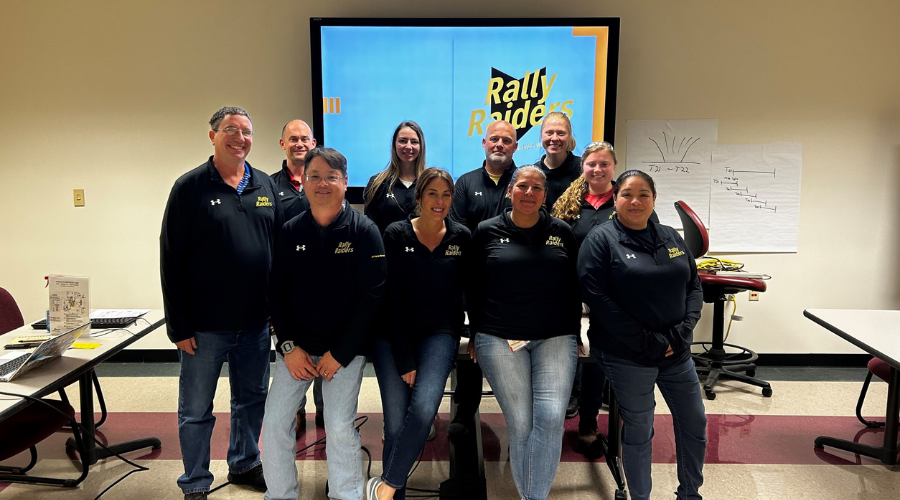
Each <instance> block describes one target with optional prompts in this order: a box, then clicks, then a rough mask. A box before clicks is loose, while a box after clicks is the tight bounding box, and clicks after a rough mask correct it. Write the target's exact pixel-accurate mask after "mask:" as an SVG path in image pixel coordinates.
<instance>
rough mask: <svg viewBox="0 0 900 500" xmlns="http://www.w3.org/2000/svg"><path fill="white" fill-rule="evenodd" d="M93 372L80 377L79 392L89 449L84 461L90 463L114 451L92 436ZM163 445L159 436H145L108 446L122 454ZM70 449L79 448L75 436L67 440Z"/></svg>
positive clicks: (86, 444)
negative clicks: (99, 444) (105, 447)
mask: <svg viewBox="0 0 900 500" xmlns="http://www.w3.org/2000/svg"><path fill="white" fill-rule="evenodd" d="M93 373H94V370H90V371H89V372H87V373H85V374H84V375H82V376H81V377H80V378H79V379H78V393H79V398H80V399H81V426H82V427H83V428H84V448H85V450H87V457H86V459H85V460H84V462H85V463H87V464H88V465H94V464H95V463H97V461H99V460H103V459H104V458H107V457H111V456H113V453H111V452H110V451H107V450H105V449H103V448H99V447H97V443H96V441H94V438H92V437H91V436H95V435H96V425H95V424H94V385H93V384H94V381H93ZM161 446H162V443H161V442H160V441H159V439H157V438H144V439H137V440H134V441H128V442H125V443H120V444H111V445H109V446H107V448H109V449H110V450H111V451H112V452H115V453H119V454H122V453H126V452H129V451H134V450H139V449H141V448H153V449H154V450H158V449H159V448H160V447H161ZM70 449H77V447H76V445H75V440H74V439H73V438H69V439H68V440H66V450H70Z"/></svg>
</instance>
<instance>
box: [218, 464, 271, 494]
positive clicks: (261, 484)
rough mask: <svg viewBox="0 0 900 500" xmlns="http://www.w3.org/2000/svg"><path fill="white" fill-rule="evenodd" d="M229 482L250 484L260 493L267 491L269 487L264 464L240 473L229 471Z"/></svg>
mask: <svg viewBox="0 0 900 500" xmlns="http://www.w3.org/2000/svg"><path fill="white" fill-rule="evenodd" d="M228 482H230V483H231V484H240V485H244V486H249V487H251V488H253V489H254V490H256V491H258V492H260V493H265V492H266V490H267V489H268V488H266V479H265V478H264V477H263V470H262V464H259V465H257V466H256V467H254V468H252V469H250V470H248V471H247V472H242V473H240V474H234V473H231V472H229V473H228Z"/></svg>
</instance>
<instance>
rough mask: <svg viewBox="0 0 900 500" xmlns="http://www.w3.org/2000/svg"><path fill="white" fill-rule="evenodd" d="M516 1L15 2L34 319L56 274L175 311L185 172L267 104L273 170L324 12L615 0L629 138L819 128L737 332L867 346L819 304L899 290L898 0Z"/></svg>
mask: <svg viewBox="0 0 900 500" xmlns="http://www.w3.org/2000/svg"><path fill="white" fill-rule="evenodd" d="M785 4H788V5H785ZM496 5H497V7H493V8H492V7H486V6H485V5H484V2H481V1H471V0H461V1H456V2H447V3H444V4H440V5H433V6H428V5H425V2H423V3H420V4H415V3H410V2H406V1H400V0H389V1H385V2H377V5H376V2H368V1H346V0H333V1H331V2H308V1H288V0H279V1H275V0H272V1H261V2H248V1H240V2H235V1H226V0H219V1H209V2H199V1H198V2H184V1H150V2H141V3H138V2H120V1H110V0H104V1H99V0H96V1H91V2H73V1H34V2H26V1H11V0H0V12H2V16H0V153H2V154H0V182H2V184H3V186H4V187H3V189H2V192H3V194H2V196H0V214H2V215H0V262H2V264H0V286H3V287H5V288H7V289H9V290H10V291H11V292H12V293H13V295H14V296H15V297H16V298H17V300H18V301H19V304H20V306H21V307H22V310H23V312H24V314H25V316H26V318H28V319H31V318H36V317H38V316H40V315H41V314H42V313H43V311H44V309H45V304H46V291H45V290H44V288H43V276H44V275H45V274H47V273H51V272H52V273H63V274H78V275H89V276H90V277H91V279H92V283H93V289H92V294H93V305H94V306H95V307H153V308H160V307H161V306H162V300H161V296H160V289H159V277H158V276H159V272H158V259H159V254H158V234H159V226H160V220H161V216H162V211H163V208H164V206H165V201H166V197H167V194H168V191H169V188H170V187H171V185H172V183H173V181H174V180H175V179H176V178H177V177H178V176H179V175H180V174H182V173H184V172H185V171H187V170H189V169H190V168H192V167H195V166H197V165H199V164H200V163H201V162H203V161H204V160H205V158H206V157H207V156H208V155H209V154H211V153H212V148H211V147H210V144H209V140H208V138H207V135H206V133H207V130H208V128H207V125H206V121H207V120H208V119H209V116H210V115H211V114H212V112H213V111H215V110H216V109H218V108H219V107H220V106H222V105H225V104H235V105H239V106H243V107H245V108H247V109H248V110H249V111H250V113H251V115H252V116H253V118H254V131H255V132H256V136H255V139H254V145H253V151H252V152H251V154H250V161H251V163H252V164H253V165H254V166H256V167H258V168H262V169H263V170H266V171H270V172H271V171H274V169H275V168H276V166H277V164H278V163H279V162H280V160H281V157H282V156H281V154H282V151H281V150H280V149H279V148H278V145H277V140H278V135H279V132H280V130H281V125H282V124H283V123H284V122H286V121H287V120H289V119H292V118H296V117H302V118H307V119H308V118H309V117H310V114H311V97H310V85H309V83H308V78H307V75H308V72H309V20H308V18H309V17H310V16H322V17H330V16H333V17H337V16H345V17H350V16H355V17H366V16H373V17H387V16H408V17H417V16H418V17H432V16H434V17H467V16H469V17H471V16H488V17H497V16H506V15H515V16H521V17H550V16H555V17H577V16H615V17H621V18H622V38H621V49H620V66H619V98H618V123H617V130H618V134H617V138H616V141H617V144H616V145H617V149H619V151H624V150H625V148H624V147H625V144H626V141H627V137H625V121H626V120H628V119H666V118H669V119H686V118H717V119H718V120H719V122H718V123H719V131H718V136H719V142H720V143H721V144H761V143H768V142H776V141H796V142H802V143H803V181H802V193H801V211H800V242H799V248H800V251H799V252H798V253H796V254H781V255H761V254H757V255H732V256H729V258H731V259H733V260H739V261H744V262H746V263H747V267H748V268H751V269H753V270H760V271H765V272H768V273H770V274H771V275H772V276H773V279H772V280H771V281H770V282H769V291H768V292H766V293H765V294H763V295H762V297H761V300H760V302H758V303H750V302H747V299H746V294H745V295H743V296H740V302H739V308H740V311H739V313H740V314H742V315H743V316H744V317H745V319H746V320H745V321H744V322H743V323H735V326H734V328H733V330H732V337H731V340H732V341H734V342H737V343H744V344H748V345H752V346H753V347H755V348H756V349H757V350H759V351H761V352H780V353H808V352H812V353H841V352H858V351H855V349H854V348H852V347H851V346H850V345H849V344H847V343H846V342H844V341H842V340H840V339H838V338H836V337H835V336H834V335H831V334H829V333H827V332H826V331H824V330H823V329H821V328H819V327H816V326H814V325H813V324H812V323H811V322H809V321H808V320H806V319H804V318H803V317H802V311H803V309H804V308H808V307H847V308H873V309H874V308H898V306H900V287H898V265H897V259H896V258H895V256H896V254H897V248H898V247H900V228H898V225H900V218H898V217H897V216H896V214H897V212H898V196H897V195H896V194H895V193H897V192H898V188H900V177H898V175H897V171H898V170H900V90H898V89H900V57H898V49H900V30H897V29H896V26H895V23H896V20H897V19H900V3H897V2H894V1H891V0H884V1H877V0H861V1H858V2H853V3H851V2H841V1H833V0H829V1H817V2H813V1H807V2H782V1H760V2H712V1H696V0H692V1H682V2H670V1H664V0H654V1H643V2H634V1H627V0H610V1H604V2H595V1H587V0H584V1H580V2H535V1H529V2H518V3H516V9H515V10H514V11H509V10H507V9H508V7H507V6H508V5H510V4H509V3H499V2H498V3H497V4H496ZM501 6H502V7H503V8H501ZM561 55H563V56H564V54H561ZM397 60H398V61H402V62H403V63H404V64H406V63H409V62H410V61H403V60H402V47H400V48H398V58H397ZM413 62H414V61H413ZM385 63H386V64H392V63H395V62H392V61H385ZM623 159H624V158H620V161H622V160H623ZM623 164H624V162H623ZM74 188H83V189H85V191H86V200H87V206H86V207H84V208H78V209H76V208H73V206H72V189H74ZM712 237H713V238H715V233H713V234H712ZM704 313H705V316H706V317H705V318H704V321H703V322H701V327H700V328H698V330H697V337H704V336H707V335H708V330H709V323H708V322H709V319H708V317H709V316H710V315H711V311H706V310H705V311H704ZM158 345H165V343H163V342H162V341H161V340H160V341H159V342H158Z"/></svg>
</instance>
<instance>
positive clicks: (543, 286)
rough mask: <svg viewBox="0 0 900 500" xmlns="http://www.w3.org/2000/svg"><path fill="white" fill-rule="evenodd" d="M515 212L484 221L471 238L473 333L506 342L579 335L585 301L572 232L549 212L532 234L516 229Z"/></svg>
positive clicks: (469, 289)
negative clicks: (582, 294) (582, 298)
mask: <svg viewBox="0 0 900 500" xmlns="http://www.w3.org/2000/svg"><path fill="white" fill-rule="evenodd" d="M510 213H511V210H507V211H505V212H504V213H502V214H501V215H499V216H497V217H494V218H492V219H488V220H486V221H484V222H482V223H481V224H479V225H478V229H476V231H475V234H474V235H473V236H472V250H473V251H472V260H471V265H470V267H469V273H468V274H469V286H467V287H466V294H467V298H468V301H469V304H468V305H469V323H470V324H471V325H472V332H473V333H474V332H478V333H488V334H490V335H494V336H496V337H500V338H504V339H507V340H540V339H548V338H552V337H557V336H560V335H575V336H578V335H579V333H580V332H581V298H580V297H579V290H578V281H577V277H576V274H575V263H576V259H577V255H578V249H577V246H576V244H575V237H574V236H573V235H572V230H571V229H570V228H569V226H568V224H566V223H565V222H563V221H561V220H559V219H557V218H555V217H551V216H550V214H549V213H547V211H546V209H544V208H542V209H541V218H540V221H538V223H537V224H536V225H535V226H533V227H532V228H528V229H522V228H519V227H518V226H516V225H515V224H514V223H513V221H512V219H510ZM529 235H530V236H531V237H530V238H529Z"/></svg>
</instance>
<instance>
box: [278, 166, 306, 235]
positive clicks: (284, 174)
mask: <svg viewBox="0 0 900 500" xmlns="http://www.w3.org/2000/svg"><path fill="white" fill-rule="evenodd" d="M272 180H273V181H275V187H277V188H278V196H279V197H280V198H281V205H282V206H283V207H284V220H285V222H287V221H289V220H291V219H293V218H294V217H296V216H298V215H300V213H301V212H305V211H306V210H309V200H308V199H307V198H306V192H305V191H302V190H297V189H296V188H294V185H293V184H292V183H291V172H290V171H289V170H288V168H287V160H281V170H279V171H278V172H275V173H274V174H272Z"/></svg>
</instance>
